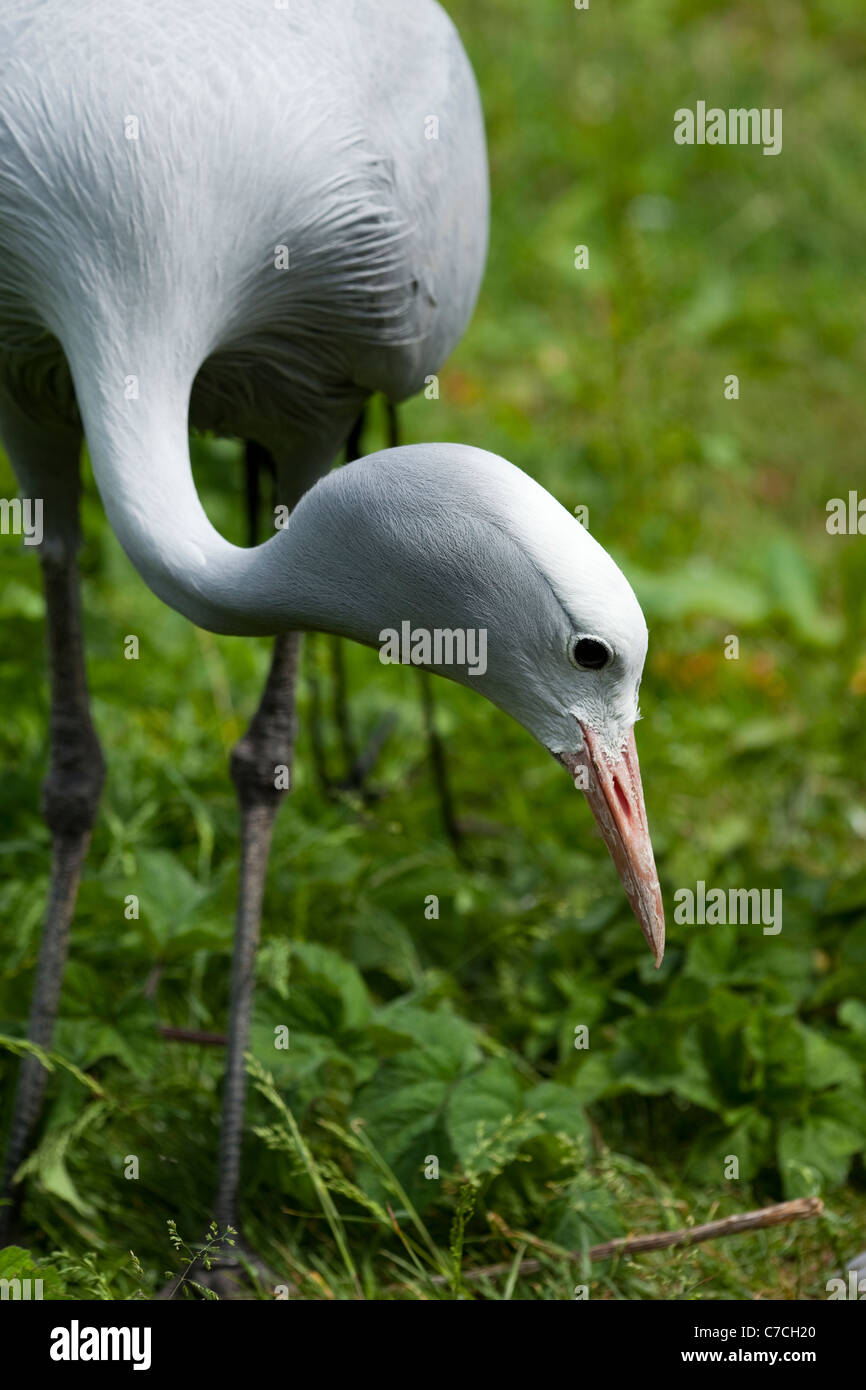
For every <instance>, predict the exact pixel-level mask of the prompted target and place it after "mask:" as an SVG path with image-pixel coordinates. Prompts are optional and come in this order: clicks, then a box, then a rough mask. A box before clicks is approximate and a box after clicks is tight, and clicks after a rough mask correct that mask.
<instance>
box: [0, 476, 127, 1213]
mask: <svg viewBox="0 0 866 1390" xmlns="http://www.w3.org/2000/svg"><path fill="white" fill-rule="evenodd" d="M10 452H11V449H10ZM73 480H74V481H73ZM64 483H66V484H67V485H68V486H67V487H63V488H61V489H58V490H56V491H55V492H54V495H53V496H52V497H51V498H49V499H45V508H46V536H45V539H44V541H43V544H42V545H41V546H40V547H39V558H40V561H41V565H42V574H43V580H44V585H45V607H46V619H47V640H48V676H49V685H50V700H51V713H50V724H49V742H50V757H49V769H48V775H47V777H46V779H45V781H44V783H43V785H42V814H43V816H44V818H45V821H46V823H47V825H48V828H49V830H50V831H51V842H52V855H51V882H50V888H49V894H48V904H47V908H46V913H45V924H44V928H43V934H42V943H41V946H40V950H39V960H38V965H37V970H36V980H35V984H34V989H33V997H32V1001H31V1005H30V1018H29V1022H28V1026H27V1037H28V1040H29V1041H30V1042H33V1043H36V1044H37V1045H38V1046H39V1047H41V1048H43V1049H47V1048H49V1047H50V1046H51V1040H52V1035H53V1032H54V1022H55V1018H56V1016H57V1006H58V1001H59V998H60V987H61V982H62V979H63V969H64V966H65V964H66V954H67V947H68V942H69V926H70V923H71V921H72V916H73V913H74V911H75V901H76V897H77V894H78V884H79V880H80V877H81V869H82V865H83V863H84V859H85V856H86V854H87V849H88V845H89V843H90V834H91V830H92V828H93V823H94V820H95V818H96V810H97V806H98V804H99V797H100V793H101V791H102V784H103V781H104V778H105V763H104V761H103V757H102V750H101V748H100V746H99V740H98V738H97V736H96V732H95V730H94V728H93V723H92V721H91V717H90V698H89V693H88V689H87V675H86V671H85V664H84V647H83V640H82V629H81V604H80V596H79V576H78V562H77V558H76V552H77V548H78V542H79V534H78V486H79V484H78V474H77V457H76V459H75V472H74V474H71V476H70V478H68V479H64ZM67 490H68V492H69V495H68V496H67V495H65V494H66V492H67ZM52 514H53V515H52ZM58 516H61V517H62V530H63V534H62V535H60V536H58V535H55V534H52V531H53V527H52V522H53V521H55V519H56V518H57V517H58ZM46 1078H47V1072H46V1071H45V1068H44V1067H43V1066H42V1065H41V1064H40V1063H39V1062H38V1061H37V1060H36V1059H35V1058H34V1057H25V1058H24V1059H23V1060H22V1062H21V1068H20V1072H19V1077H18V1087H17V1091H16V1095H15V1103H14V1109H13V1115H12V1126H11V1129H10V1133H9V1143H8V1146H7V1151H6V1162H5V1172H4V1178H3V1195H4V1196H8V1195H10V1193H11V1192H12V1188H13V1182H14V1177H15V1173H16V1171H17V1169H18V1168H19V1166H20V1164H21V1162H22V1161H23V1159H24V1158H25V1157H26V1155H27V1151H28V1148H29V1146H30V1142H31V1140H32V1137H33V1132H34V1130H35V1127H36V1123H37V1121H38V1119H39V1114H40V1111H41V1108H42V1100H43V1096H44V1093H45V1083H46ZM10 1217H11V1207H4V1208H2V1209H0V1236H2V1237H4V1238H5V1230H6V1227H7V1225H8V1222H9V1219H10Z"/></svg>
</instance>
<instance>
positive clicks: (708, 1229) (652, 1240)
mask: <svg viewBox="0 0 866 1390" xmlns="http://www.w3.org/2000/svg"><path fill="white" fill-rule="evenodd" d="M823 1210H824V1203H823V1202H822V1201H821V1198H820V1197H798V1198H796V1199H795V1200H794V1201H793V1202H779V1203H778V1204H777V1205H776V1206H774V1207H761V1208H760V1210H759V1211H745V1212H740V1213H738V1214H737V1215H735V1216H726V1217H724V1219H723V1220H721V1221H707V1222H706V1223H705V1224H704V1225H703V1226H685V1227H683V1228H682V1229H681V1230H679V1231H656V1232H654V1233H653V1234H652V1235H647V1236H622V1237H620V1238H619V1239H618V1240H608V1241H605V1243H604V1244H603V1245H591V1246H590V1248H589V1250H588V1251H587V1254H588V1255H589V1258H590V1259H591V1260H609V1259H611V1258H612V1257H613V1256H614V1255H622V1254H629V1255H634V1254H639V1253H641V1252H643V1251H645V1250H666V1249H667V1248H668V1246H671V1245H698V1244H699V1243H700V1241H702V1240H715V1239H716V1238H717V1237H718V1236H736V1235H740V1234H741V1233H742V1232H743V1231H762V1230H765V1229H766V1227H768V1226H784V1225H786V1224H787V1223H788V1222H790V1221H808V1220H810V1219H811V1217H813V1216H820V1215H821V1213H822V1211H823ZM565 1258H567V1259H569V1260H574V1261H577V1260H580V1259H582V1254H581V1252H580V1251H579V1250H574V1251H572V1250H569V1251H568V1252H567V1253H566V1256H565ZM512 1263H513V1261H511V1260H509V1261H507V1262H506V1263H505V1264H498V1265H485V1267H484V1268H483V1269H467V1270H464V1272H463V1275H462V1278H463V1279H488V1278H494V1277H495V1276H496V1275H499V1274H509V1273H510V1272H511V1267H512ZM543 1268H544V1265H543V1264H542V1262H541V1260H536V1259H532V1260H521V1262H520V1273H521V1274H536V1273H537V1272H538V1271H539V1270H540V1269H543ZM430 1282H431V1283H433V1284H447V1283H448V1279H447V1278H446V1277H445V1276H444V1275H442V1274H434V1275H433V1277H432V1278H431V1281H430Z"/></svg>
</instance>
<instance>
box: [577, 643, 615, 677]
mask: <svg viewBox="0 0 866 1390" xmlns="http://www.w3.org/2000/svg"><path fill="white" fill-rule="evenodd" d="M571 659H572V661H573V663H574V665H575V666H577V667H579V668H580V670H581V671H600V670H601V669H602V667H603V666H607V665H609V664H610V662H611V661H613V652H612V651H611V649H610V647H609V646H608V645H607V643H606V642H603V641H602V640H601V638H600V637H578V638H577V639H576V641H575V642H574V643H573V645H572V648H571Z"/></svg>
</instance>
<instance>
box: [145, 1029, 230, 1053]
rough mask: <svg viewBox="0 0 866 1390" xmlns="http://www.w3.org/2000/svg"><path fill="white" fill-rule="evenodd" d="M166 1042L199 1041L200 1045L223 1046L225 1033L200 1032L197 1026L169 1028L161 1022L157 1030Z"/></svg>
mask: <svg viewBox="0 0 866 1390" xmlns="http://www.w3.org/2000/svg"><path fill="white" fill-rule="evenodd" d="M157 1031H158V1032H159V1036H160V1037H161V1038H165V1039H166V1041H167V1042H185V1043H199V1044H200V1046H202V1047H225V1045H226V1035H225V1033H202V1032H200V1031H199V1029H198V1028H170V1027H169V1026H168V1025H167V1024H164V1023H161V1024H160V1025H159V1028H158V1030H157Z"/></svg>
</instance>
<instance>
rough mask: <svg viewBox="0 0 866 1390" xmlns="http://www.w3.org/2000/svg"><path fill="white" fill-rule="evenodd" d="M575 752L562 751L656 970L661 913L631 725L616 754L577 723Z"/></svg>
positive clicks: (660, 947) (661, 951)
mask: <svg viewBox="0 0 866 1390" xmlns="http://www.w3.org/2000/svg"><path fill="white" fill-rule="evenodd" d="M580 727H581V729H582V730H583V738H584V745H583V748H582V749H581V751H580V752H579V753H560V754H559V755H558V756H559V761H560V762H561V763H563V764H564V766H565V767H567V768H568V770H569V772H570V773H571V775H572V777H573V778H574V784H575V786H576V787H579V788H580V789H581V791H584V792H585V793H586V799H587V801H588V802H589V804H590V806H591V807H592V812H593V815H594V816H595V818H596V821H597V822H598V827H599V829H600V831H601V833H602V837H603V839H604V842H605V844H606V845H607V847H608V849H609V850H610V854H611V858H612V859H613V862H614V864H615V865H616V867H617V872H618V873H619V876H620V878H621V879H622V884H623V887H624V888H625V891H626V895H627V897H628V900H629V902H630V903H631V906H632V911H633V912H634V915H635V917H636V918H637V920H638V922H639V923H640V928H641V931H642V932H643V934H644V936H645V937H646V941H647V945H648V946H649V948H650V950H651V951H652V953H653V955H654V956H655V961H656V969H658V967H659V966H660V965H661V963H662V957H663V955H664V953H665V913H664V907H663V905H662V894H661V889H660V887H659V878H658V873H657V871H656V865H655V858H654V856H653V847H652V842H651V840H650V833H649V827H648V825H647V819H646V807H645V806H644V799H643V787H642V786H641V780H640V766H639V764H638V760H637V747H636V746H635V741H634V730H633V729H631V730H630V731H629V735H628V738H627V739H626V741H625V743H624V744H623V746H622V749H621V750H620V752H619V753H618V754H613V755H611V754H610V753H608V752H607V751H606V749H604V748H603V747H602V744H601V740H600V739H599V737H598V735H597V734H596V733H594V732H593V731H592V730H591V729H588V728H586V727H585V726H584V725H583V724H581V726H580Z"/></svg>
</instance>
